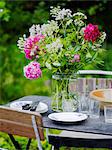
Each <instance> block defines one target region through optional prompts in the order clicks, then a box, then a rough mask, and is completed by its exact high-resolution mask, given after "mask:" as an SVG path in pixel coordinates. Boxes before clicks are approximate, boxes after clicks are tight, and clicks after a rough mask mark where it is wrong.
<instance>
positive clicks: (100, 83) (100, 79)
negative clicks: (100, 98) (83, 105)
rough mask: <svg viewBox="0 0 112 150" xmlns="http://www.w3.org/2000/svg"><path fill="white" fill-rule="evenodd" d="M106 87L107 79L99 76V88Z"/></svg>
mask: <svg viewBox="0 0 112 150" xmlns="http://www.w3.org/2000/svg"><path fill="white" fill-rule="evenodd" d="M105 88H106V79H104V78H98V89H105Z"/></svg>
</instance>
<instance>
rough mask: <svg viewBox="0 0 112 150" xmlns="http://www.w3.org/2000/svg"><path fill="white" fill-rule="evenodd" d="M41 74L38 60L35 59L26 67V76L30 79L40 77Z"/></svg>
mask: <svg viewBox="0 0 112 150" xmlns="http://www.w3.org/2000/svg"><path fill="white" fill-rule="evenodd" d="M41 75H42V71H41V69H40V64H39V63H38V62H36V61H33V62H31V63H29V64H28V65H27V66H25V67H24V76H25V77H26V78H28V79H30V80H32V79H38V78H39V77H41Z"/></svg>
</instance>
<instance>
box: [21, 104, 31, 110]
mask: <svg viewBox="0 0 112 150" xmlns="http://www.w3.org/2000/svg"><path fill="white" fill-rule="evenodd" d="M30 108H31V104H25V105H23V106H22V109H23V110H29V109H30Z"/></svg>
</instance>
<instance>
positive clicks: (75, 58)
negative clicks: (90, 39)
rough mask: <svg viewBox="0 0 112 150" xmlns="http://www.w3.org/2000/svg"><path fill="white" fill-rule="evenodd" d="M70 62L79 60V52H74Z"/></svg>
mask: <svg viewBox="0 0 112 150" xmlns="http://www.w3.org/2000/svg"><path fill="white" fill-rule="evenodd" d="M70 62H72V63H74V62H80V55H79V54H75V55H74V58H73V59H72V60H71V61H70Z"/></svg>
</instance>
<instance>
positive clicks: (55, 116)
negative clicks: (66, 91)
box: [48, 112, 88, 123]
mask: <svg viewBox="0 0 112 150" xmlns="http://www.w3.org/2000/svg"><path fill="white" fill-rule="evenodd" d="M48 118H49V119H51V120H53V121H59V122H65V123H72V122H78V121H83V120H85V119H87V118H88V116H87V115H86V114H82V113H78V112H61V113H52V114H49V115H48Z"/></svg>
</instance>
